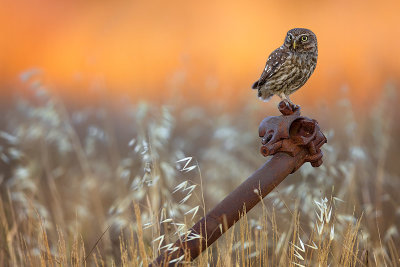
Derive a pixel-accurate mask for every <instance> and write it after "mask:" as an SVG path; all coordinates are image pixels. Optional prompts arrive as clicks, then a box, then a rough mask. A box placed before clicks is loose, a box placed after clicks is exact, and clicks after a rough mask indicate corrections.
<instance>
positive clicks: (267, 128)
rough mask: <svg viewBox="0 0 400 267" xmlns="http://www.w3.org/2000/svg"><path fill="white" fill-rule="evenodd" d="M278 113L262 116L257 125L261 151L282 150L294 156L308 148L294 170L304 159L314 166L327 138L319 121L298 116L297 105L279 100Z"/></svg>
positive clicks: (272, 153) (269, 153)
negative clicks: (262, 118)
mask: <svg viewBox="0 0 400 267" xmlns="http://www.w3.org/2000/svg"><path fill="white" fill-rule="evenodd" d="M278 108H279V111H280V112H281V113H282V115H281V116H274V117H267V118H265V119H264V120H263V121H262V122H261V124H260V127H259V129H258V132H259V136H260V137H261V143H262V146H261V154H262V155H263V156H265V157H266V156H270V155H275V154H276V153H278V152H284V153H287V154H289V155H290V156H295V155H296V154H298V153H300V151H301V150H303V149H306V150H307V151H308V154H307V156H306V157H305V158H304V161H299V162H298V166H297V167H296V168H295V169H294V170H293V172H295V171H296V170H297V169H298V168H300V167H301V165H303V164H304V162H310V163H311V165H312V166H313V167H319V166H321V164H322V152H321V149H320V148H321V146H322V145H323V144H325V143H326V142H327V140H326V138H325V136H324V134H323V133H322V132H321V130H320V128H319V125H318V122H317V121H316V120H313V119H309V118H307V117H302V116H300V107H299V106H294V105H291V104H289V103H287V102H284V101H282V102H280V103H279V106H278Z"/></svg>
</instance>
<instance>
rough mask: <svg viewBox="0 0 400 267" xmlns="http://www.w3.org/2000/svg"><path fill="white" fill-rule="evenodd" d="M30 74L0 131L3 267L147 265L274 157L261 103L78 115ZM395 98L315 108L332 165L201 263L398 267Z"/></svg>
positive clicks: (286, 193)
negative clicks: (364, 105) (262, 125)
mask: <svg viewBox="0 0 400 267" xmlns="http://www.w3.org/2000/svg"><path fill="white" fill-rule="evenodd" d="M23 79H24V80H26V82H27V83H29V84H30V90H32V91H33V92H34V93H35V97H34V98H33V99H27V98H23V97H19V98H17V99H16V101H15V103H14V104H13V109H11V110H8V111H7V112H6V117H5V119H4V120H3V121H4V125H1V132H0V168H1V175H0V190H1V198H0V262H1V263H2V264H1V265H3V266H84V265H89V266H113V265H114V266H118V265H122V266H140V265H141V264H143V265H147V264H148V263H149V262H151V260H152V259H154V257H155V256H156V255H157V254H158V252H159V251H160V250H162V251H163V250H165V249H169V248H170V247H169V244H171V243H172V242H174V241H175V240H176V239H177V238H178V236H179V235H181V234H185V232H186V231H187V229H188V228H190V227H191V226H192V225H193V223H194V222H195V221H196V220H198V219H199V218H200V217H201V216H202V215H204V213H205V212H206V211H207V210H209V209H210V208H211V207H213V206H214V205H215V204H216V203H217V202H218V201H220V200H221V199H222V198H223V197H224V196H225V195H226V194H228V193H229V192H230V191H232V190H233V189H234V188H235V187H236V186H237V185H238V184H240V183H241V182H242V181H243V179H245V178H246V177H248V176H249V175H250V174H251V173H252V172H253V171H254V170H256V169H257V168H258V167H259V166H260V165H261V164H262V163H263V162H264V161H265V159H264V158H262V157H261V155H259V153H258V149H259V140H258V137H257V126H258V122H259V121H260V120H261V118H262V115H263V114H260V113H264V114H265V111H262V112H261V111H260V110H254V108H252V106H253V105H252V104H251V103H249V104H248V105H247V106H245V107H243V108H242V109H241V110H240V111H237V112H229V113H228V112H223V111H219V110H218V108H214V109H212V108H210V109H208V110H207V109H205V108H204V107H193V106H192V107H189V106H188V105H186V106H185V105H182V104H180V105H178V104H174V105H172V104H171V105H169V106H168V105H165V106H157V105H150V104H146V103H134V104H129V103H121V105H119V109H118V111H115V110H113V109H112V108H110V107H108V106H107V105H105V104H104V105H100V106H101V107H96V106H95V105H93V106H91V107H86V108H69V109H67V108H66V107H65V106H64V105H63V103H62V102H61V101H60V100H58V99H57V98H56V97H54V96H50V95H49V94H48V93H47V91H46V90H45V86H44V85H42V84H41V83H40V80H38V79H37V78H35V77H34V76H33V77H30V76H29V77H23ZM394 93H395V88H394V87H393V86H391V85H388V86H387V88H386V89H385V90H384V93H383V95H382V97H381V98H380V99H378V100H377V101H376V104H375V106H374V107H373V108H372V109H371V110H369V111H368V113H362V114H355V113H354V110H353V109H352V106H351V103H350V102H349V101H348V100H346V98H344V99H343V100H341V101H339V102H338V103H335V104H331V105H330V106H329V108H325V109H323V108H317V109H316V110H314V113H313V112H312V111H310V110H307V115H308V116H310V117H314V118H316V119H318V120H319V121H320V124H321V125H322V128H323V129H324V130H325V133H326V135H327V137H328V140H329V143H328V144H327V145H325V146H324V154H325V156H324V164H323V166H321V167H320V168H315V169H314V168H312V167H311V166H310V165H309V164H306V165H304V166H303V167H302V168H301V169H300V170H299V171H298V172H297V173H296V174H294V175H292V176H290V177H289V178H288V179H286V181H284V182H283V183H282V184H281V185H280V186H279V187H278V188H277V189H276V190H275V191H273V192H272V193H271V194H270V195H268V196H267V197H266V198H265V199H264V200H263V202H262V204H259V205H258V206H257V207H256V208H255V209H254V210H252V211H251V212H250V213H249V214H248V215H247V216H246V217H244V218H243V219H242V220H241V221H240V222H239V223H237V224H236V225H235V227H234V229H231V230H229V231H228V232H227V233H226V234H225V235H224V237H222V238H221V239H220V240H219V241H218V242H216V243H215V244H214V245H213V246H212V247H211V248H210V249H208V250H207V251H206V252H204V253H203V254H202V255H201V256H200V257H199V258H198V259H197V261H196V265H198V266H207V264H210V265H211V266H233V265H235V264H236V265H238V266H278V265H280V266H317V265H320V266H327V265H330V266H367V265H368V266H398V265H400V261H399V258H400V256H399V253H400V249H399V247H400V240H399V227H400V207H399V204H400V195H399V193H398V189H399V188H400V169H399V166H398V163H399V157H398V156H399V154H398V149H399V148H400V143H399V139H398V136H399V134H400V129H399V128H398V126H397V125H396V116H395V114H396V112H399V111H400V110H399V108H398V107H396V105H394V104H396V102H395V99H396V96H395V95H394ZM303 112H304V113H306V111H303ZM268 114H276V111H275V110H273V109H271V110H270V112H269V113H268ZM396 127H397V128H396ZM103 234H104V235H103Z"/></svg>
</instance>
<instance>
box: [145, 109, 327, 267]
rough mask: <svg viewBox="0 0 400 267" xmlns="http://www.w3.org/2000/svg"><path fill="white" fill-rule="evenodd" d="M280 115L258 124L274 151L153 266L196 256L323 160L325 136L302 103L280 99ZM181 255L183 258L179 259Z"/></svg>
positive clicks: (266, 151)
mask: <svg viewBox="0 0 400 267" xmlns="http://www.w3.org/2000/svg"><path fill="white" fill-rule="evenodd" d="M278 108H279V110H280V112H281V113H282V115H281V116H274V117H267V118H265V119H264V120H263V121H262V122H261V124H260V127H259V135H260V137H261V140H262V141H261V143H262V147H261V153H262V154H263V155H264V156H269V155H273V157H272V158H271V159H269V160H268V161H267V162H266V163H265V164H264V165H263V166H262V167H261V168H260V169H258V170H257V171H256V172H255V173H253V174H252V175H251V176H250V177H249V178H247V180H246V181H244V182H243V183H242V184H241V185H239V186H238V187H237V188H236V189H235V190H234V191H233V192H232V193H230V194H229V195H228V196H227V197H225V199H224V200H222V201H221V202H220V203H219V204H218V205H217V206H216V207H214V208H213V209H212V210H211V211H210V212H209V213H208V214H207V215H206V216H205V217H203V218H202V219H201V220H200V221H198V222H197V223H196V224H195V225H194V226H193V227H192V228H191V229H190V230H189V231H190V234H189V235H188V236H185V237H182V239H179V240H178V241H176V243H175V244H174V245H173V249H170V250H169V251H165V252H163V253H162V254H161V255H160V256H159V257H158V258H157V259H156V260H155V261H154V262H153V263H152V264H150V266H164V265H167V266H174V265H176V264H177V263H182V262H185V261H186V262H187V261H191V260H193V259H195V258H196V257H197V256H198V255H199V254H200V253H201V252H202V251H204V250H205V249H206V248H207V247H209V246H210V245H211V244H212V243H213V242H214V241H216V240H217V239H218V238H219V237H220V236H221V235H222V234H223V233H224V232H225V231H227V230H228V229H229V228H230V227H231V226H232V225H233V224H235V223H236V222H237V221H238V220H239V219H240V218H241V216H242V215H243V214H245V213H247V212H248V211H250V210H251V209H252V208H253V207H254V206H255V205H256V204H257V203H258V202H260V200H261V199H262V198H264V197H265V196H266V195H267V194H268V193H269V192H271V191H272V190H273V189H274V188H275V187H276V186H278V185H279V184H280V183H281V182H282V181H283V180H284V179H285V178H286V177H287V176H288V175H289V174H290V173H293V172H295V171H296V170H297V169H298V168H300V167H301V165H303V164H304V163H305V162H310V163H311V164H312V165H313V166H314V167H318V166H320V165H321V164H322V152H321V150H320V148H321V146H322V145H323V144H324V143H326V138H325V136H324V135H323V134H322V132H321V131H320V128H319V126H318V123H317V122H316V121H315V120H312V119H309V118H306V117H302V116H300V107H298V106H293V105H289V104H287V103H286V102H283V101H282V102H281V103H280V104H279V106H278ZM178 259H180V260H179V261H178Z"/></svg>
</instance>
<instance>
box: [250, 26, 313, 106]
mask: <svg viewBox="0 0 400 267" xmlns="http://www.w3.org/2000/svg"><path fill="white" fill-rule="evenodd" d="M317 58H318V47H317V37H316V36H315V34H314V33H313V32H312V31H310V30H308V29H301V28H296V29H291V30H290V31H288V33H287V35H286V38H285V42H284V43H283V45H282V46H281V47H279V48H278V49H276V50H275V51H274V52H272V53H271V55H270V56H269V57H268V60H267V63H266V64H265V68H264V71H263V73H262V74H261V77H260V79H259V80H258V81H256V82H255V83H254V84H253V86H252V88H253V89H257V90H258V97H259V98H261V99H262V100H264V101H267V100H268V99H269V98H271V97H272V96H273V95H278V96H279V97H280V98H281V99H285V100H287V101H289V102H290V103H292V102H291V101H290V99H289V95H290V94H292V93H293V92H295V91H296V90H298V89H299V88H300V87H302V86H303V85H304V84H305V83H306V82H307V80H308V78H310V76H311V74H312V73H313V72H314V69H315V66H316V65H317Z"/></svg>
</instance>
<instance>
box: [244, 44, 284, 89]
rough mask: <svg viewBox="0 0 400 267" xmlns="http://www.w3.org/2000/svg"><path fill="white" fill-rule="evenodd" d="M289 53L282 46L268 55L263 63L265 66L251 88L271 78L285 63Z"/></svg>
mask: <svg viewBox="0 0 400 267" xmlns="http://www.w3.org/2000/svg"><path fill="white" fill-rule="evenodd" d="M288 56H289V53H288V52H287V51H285V49H284V48H282V47H279V48H278V49H276V50H275V51H274V52H272V53H271V55H269V57H268V60H267V63H266V64H265V68H264V71H263V73H262V74H261V77H260V79H258V81H256V82H255V83H254V84H253V86H252V88H253V89H258V88H259V87H260V86H262V85H263V84H265V82H266V81H267V80H268V79H269V78H271V77H272V76H273V75H274V74H275V73H277V72H278V70H279V69H280V68H281V67H282V65H283V64H284V63H285V61H286V59H287V58H288Z"/></svg>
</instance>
